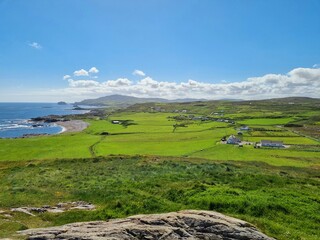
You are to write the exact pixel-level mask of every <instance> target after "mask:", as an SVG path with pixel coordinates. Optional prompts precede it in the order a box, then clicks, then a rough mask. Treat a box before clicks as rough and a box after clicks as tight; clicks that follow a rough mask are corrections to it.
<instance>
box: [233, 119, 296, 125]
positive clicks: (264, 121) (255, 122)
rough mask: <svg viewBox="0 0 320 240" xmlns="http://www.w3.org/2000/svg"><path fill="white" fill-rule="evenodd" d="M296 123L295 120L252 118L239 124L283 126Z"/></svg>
mask: <svg viewBox="0 0 320 240" xmlns="http://www.w3.org/2000/svg"><path fill="white" fill-rule="evenodd" d="M293 121H295V118H292V117H289V118H252V119H246V120H241V121H239V122H238V123H240V124H246V125H283V124H286V123H289V122H293Z"/></svg>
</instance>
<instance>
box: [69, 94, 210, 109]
mask: <svg viewBox="0 0 320 240" xmlns="http://www.w3.org/2000/svg"><path fill="white" fill-rule="evenodd" d="M196 101H206V100H205V99H192V98H185V99H175V100H168V99H164V98H138V97H131V96H125V95H118V94H117V95H110V96H105V97H100V98H96V99H86V100H83V101H81V102H76V103H75V104H76V105H91V106H108V107H128V106H131V105H133V104H137V103H151V102H154V103H172V102H196Z"/></svg>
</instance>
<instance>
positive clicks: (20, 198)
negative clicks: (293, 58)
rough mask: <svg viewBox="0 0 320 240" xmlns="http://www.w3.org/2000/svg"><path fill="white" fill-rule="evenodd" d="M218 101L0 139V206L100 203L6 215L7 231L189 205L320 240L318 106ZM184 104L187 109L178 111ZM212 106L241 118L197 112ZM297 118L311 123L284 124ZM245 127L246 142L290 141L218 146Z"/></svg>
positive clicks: (141, 110) (285, 235)
mask: <svg viewBox="0 0 320 240" xmlns="http://www.w3.org/2000/svg"><path fill="white" fill-rule="evenodd" d="M210 104H212V105H210ZM219 104H220V105H219ZM219 104H217V103H208V104H203V103H192V104H180V105H179V104H178V105H177V104H160V106H161V107H162V108H163V109H164V110H168V111H169V110H170V112H154V110H150V109H151V107H150V106H154V104H151V103H148V104H145V105H136V106H133V107H131V108H128V109H127V110H125V111H118V112H114V113H112V114H111V115H110V114H109V115H108V117H107V118H103V119H100V118H87V119H84V121H87V122H88V123H89V124H90V125H89V127H88V128H87V129H86V130H84V131H83V132H81V133H64V134H60V135H54V136H42V137H32V138H21V139H0V146H1V147H0V211H4V212H5V213H10V212H9V209H10V208H11V207H19V206H27V205H28V206H41V205H47V204H56V203H58V202H63V201H77V200H84V201H90V202H93V203H94V204H96V205H97V206H98V209H97V210H96V211H93V212H84V211H72V212H66V213H63V214H48V213H45V214H37V216H35V217H30V216H27V215H25V214H23V213H10V215H12V217H11V218H10V217H6V216H5V215H4V214H0V237H12V236H13V234H14V232H15V231H16V230H19V229H25V228H31V227H41V226H52V225H60V224H64V223H68V222H74V221H87V220H98V219H109V218H114V217H125V216H129V215H132V214H138V213H154V212H168V211H175V210H180V209H191V208H192V209H209V210H216V211H220V212H222V213H226V214H229V215H232V216H235V217H239V218H241V219H244V220H247V221H249V222H252V223H253V224H255V225H257V226H258V227H259V228H260V229H261V230H262V231H263V232H265V233H267V234H269V235H271V236H274V237H276V238H278V239H301V240H302V239H318V236H319V235H320V233H319V230H318V228H317V226H318V225H319V223H320V219H319V215H317V213H318V212H319V210H320V208H319V206H320V205H319V202H320V196H319V192H320V191H319V177H320V176H319V168H320V143H319V139H317V138H316V137H315V136H317V135H315V134H310V135H308V134H309V132H312V133H313V132H315V131H318V130H319V128H318V126H319V125H317V123H318V120H317V119H318V118H317V116H316V114H317V113H318V112H317V111H315V109H314V107H313V103H312V104H311V103H310V105H301V106H300V108H301V109H300V108H297V109H295V110H294V109H293V108H292V106H291V105H290V106H289V105H288V106H287V109H286V108H284V107H283V106H280V105H272V106H273V107H274V113H275V115H276V116H277V118H271V117H272V116H275V115H272V109H273V108H272V107H270V105H268V104H266V103H264V102H263V103H259V104H261V105H259V104H258V105H257V106H255V105H254V106H252V105H251V104H250V103H241V104H240V103H237V102H235V103H230V102H222V103H219ZM275 104H277V103H275ZM177 109H180V110H186V111H187V113H183V114H182V113H173V112H172V111H177ZM284 109H285V110H286V111H284ZM214 112H218V113H219V114H221V115H219V116H218V117H217V118H222V119H224V118H226V116H228V119H229V120H230V121H231V120H232V121H234V122H235V123H234V124H230V123H229V122H230V121H229V122H221V121H217V119H214V118H213V119H211V120H207V121H201V120H194V119H193V118H192V117H190V115H194V116H196V117H199V116H203V114H204V113H208V115H205V116H209V117H212V116H216V115H215V114H214ZM181 115H183V116H182V117H181ZM222 115H223V116H222ZM113 120H117V121H120V122H121V123H122V124H113V123H112V121H113ZM292 122H293V123H294V122H299V124H305V125H304V127H300V128H299V127H295V128H294V131H293V130H292V128H287V127H284V126H278V125H284V124H287V123H292ZM243 124H245V125H248V126H249V127H250V129H251V130H250V131H243V136H239V137H241V138H242V139H243V140H247V141H250V142H259V141H260V140H262V139H264V140H268V139H269V140H280V141H283V142H284V144H286V145H291V146H290V147H289V148H285V149H272V148H259V149H258V148H257V149H255V148H254V147H253V145H244V146H243V147H238V146H237V145H229V144H223V143H221V141H220V140H221V138H222V137H224V136H229V135H231V134H235V135H237V133H238V131H239V127H240V126H241V125H243ZM310 124H311V125H310ZM300 129H301V130H300Z"/></svg>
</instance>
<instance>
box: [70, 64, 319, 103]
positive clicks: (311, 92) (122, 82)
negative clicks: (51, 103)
mask: <svg viewBox="0 0 320 240" xmlns="http://www.w3.org/2000/svg"><path fill="white" fill-rule="evenodd" d="M83 87H85V88H86V89H85V92H86V94H93V95H95V94H100V95H107V94H127V95H132V96H140V97H141V96H142V97H165V98H169V99H174V98H208V99H219V98H226V97H232V98H243V99H259V98H260V99H261V98H272V97H284V96H293V95H294V96H310V97H319V92H320V68H319V69H318V68H317V69H314V68H295V69H293V70H292V71H290V72H288V73H287V74H266V75H264V76H261V77H251V78H248V79H246V80H244V81H239V82H222V83H204V82H200V81H196V80H192V79H189V80H188V81H186V82H180V83H177V82H166V81H157V80H154V79H152V78H151V77H145V78H144V79H142V80H140V81H138V82H137V83H133V82H132V81H130V80H129V79H127V78H119V79H117V80H109V81H106V82H98V81H93V80H81V81H72V82H71V84H69V88H71V89H69V90H70V91H73V90H72V88H83Z"/></svg>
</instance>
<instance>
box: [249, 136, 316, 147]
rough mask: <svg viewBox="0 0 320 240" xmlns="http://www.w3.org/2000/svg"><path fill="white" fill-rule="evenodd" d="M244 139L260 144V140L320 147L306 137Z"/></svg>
mask: <svg viewBox="0 0 320 240" xmlns="http://www.w3.org/2000/svg"><path fill="white" fill-rule="evenodd" d="M243 139H245V140H248V141H250V142H260V140H272V141H283V143H284V144H306V145H308V144H310V145H312V144H316V145H320V142H318V141H316V140H313V139H309V138H305V137H278V136H273V137H270V136H260V137H251V136H245V137H243Z"/></svg>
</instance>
